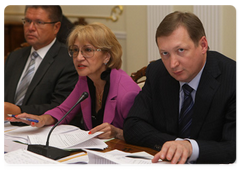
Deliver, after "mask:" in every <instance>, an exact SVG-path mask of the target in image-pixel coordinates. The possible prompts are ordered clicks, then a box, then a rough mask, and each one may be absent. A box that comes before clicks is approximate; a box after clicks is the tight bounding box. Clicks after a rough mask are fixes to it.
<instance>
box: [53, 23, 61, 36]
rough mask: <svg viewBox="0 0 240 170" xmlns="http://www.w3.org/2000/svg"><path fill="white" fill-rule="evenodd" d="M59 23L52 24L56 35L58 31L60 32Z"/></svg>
mask: <svg viewBox="0 0 240 170" xmlns="http://www.w3.org/2000/svg"><path fill="white" fill-rule="evenodd" d="M60 27H61V22H57V23H55V24H54V33H55V34H56V35H57V33H58V31H59V30H60Z"/></svg>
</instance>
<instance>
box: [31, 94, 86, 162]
mask: <svg viewBox="0 0 240 170" xmlns="http://www.w3.org/2000/svg"><path fill="white" fill-rule="evenodd" d="M87 97H88V93H87V92H83V93H82V95H81V97H80V98H79V99H78V101H77V102H76V104H75V105H74V106H73V107H72V108H71V109H70V110H69V111H68V112H67V113H66V114H65V115H64V116H63V117H62V118H61V119H60V120H59V121H58V122H57V123H56V124H55V125H54V126H53V127H52V128H51V129H50V131H49V133H48V136H47V141H46V145H28V148H27V150H28V151H31V152H34V153H37V154H39V155H43V156H45V157H48V158H51V159H54V160H57V159H60V158H63V157H66V156H68V155H70V153H71V152H70V151H66V150H63V149H59V148H56V147H52V146H49V139H50V136H51V134H52V131H53V130H54V129H55V128H56V127H57V125H59V123H61V122H62V120H63V119H64V118H65V117H66V116H67V115H68V114H69V113H70V112H71V111H72V110H73V109H74V108H75V107H76V106H77V105H78V104H79V103H81V102H82V101H83V100H85V99H86V98H87Z"/></svg>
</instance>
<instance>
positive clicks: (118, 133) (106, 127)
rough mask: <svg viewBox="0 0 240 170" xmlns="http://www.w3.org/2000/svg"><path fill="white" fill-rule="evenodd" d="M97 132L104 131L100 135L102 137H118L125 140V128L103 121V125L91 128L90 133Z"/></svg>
mask: <svg viewBox="0 0 240 170" xmlns="http://www.w3.org/2000/svg"><path fill="white" fill-rule="evenodd" d="M95 132H103V133H102V134H100V135H98V138H100V139H110V138H117V139H121V140H124V137H123V130H122V129H119V128H117V127H115V126H113V125H111V124H109V123H102V124H101V125H98V126H96V127H95V128H93V129H91V131H90V132H89V134H93V133H95Z"/></svg>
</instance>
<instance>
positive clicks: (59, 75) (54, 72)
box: [4, 6, 78, 119]
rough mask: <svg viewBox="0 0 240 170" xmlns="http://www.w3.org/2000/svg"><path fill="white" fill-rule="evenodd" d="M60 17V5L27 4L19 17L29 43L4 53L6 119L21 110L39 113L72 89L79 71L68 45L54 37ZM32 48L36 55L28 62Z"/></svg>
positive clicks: (56, 104) (56, 102) (53, 104)
mask: <svg viewBox="0 0 240 170" xmlns="http://www.w3.org/2000/svg"><path fill="white" fill-rule="evenodd" d="M61 19H62V10H61V7H60V6H27V7H26V10H25V17H24V18H23V20H22V21H23V26H24V36H25V39H26V41H27V42H28V44H30V46H29V47H25V48H22V49H20V50H17V51H14V52H12V53H10V55H9V56H8V57H7V60H6V63H5V99H4V100H5V102H4V109H5V119H6V117H7V114H20V113H22V112H26V113H30V114H35V115H41V114H43V113H44V112H46V111H47V110H49V109H52V108H54V107H56V106H58V105H59V104H61V103H62V102H63V101H64V100H65V99H66V97H67V96H68V95H69V94H70V92H71V91H72V90H73V88H74V86H75V84H76V82H77V80H78V75H77V72H76V70H75V68H74V65H73V62H72V59H71V58H70V57H69V55H68V50H67V47H66V46H65V45H64V44H62V43H60V42H59V41H58V40H57V39H56V36H57V33H58V32H59V29H60V26H61ZM34 52H37V56H36V58H34V62H33V64H31V66H30V63H32V54H33V53H34ZM30 67H31V68H33V69H31V72H28V71H29V70H30V69H29V68H30ZM30 73H31V74H30ZM25 77H27V78H25ZM30 77H31V78H30ZM24 83H25V84H24ZM22 84H23V85H22ZM26 84H28V85H26Z"/></svg>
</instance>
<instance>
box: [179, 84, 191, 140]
mask: <svg viewBox="0 0 240 170" xmlns="http://www.w3.org/2000/svg"><path fill="white" fill-rule="evenodd" d="M182 88H183V92H184V101H183V105H182V108H181V112H180V118H179V137H181V138H189V137H190V130H191V129H190V126H191V124H192V113H193V99H192V96H191V92H192V91H193V89H192V88H191V87H190V86H189V85H188V84H184V85H183V86H182Z"/></svg>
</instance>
